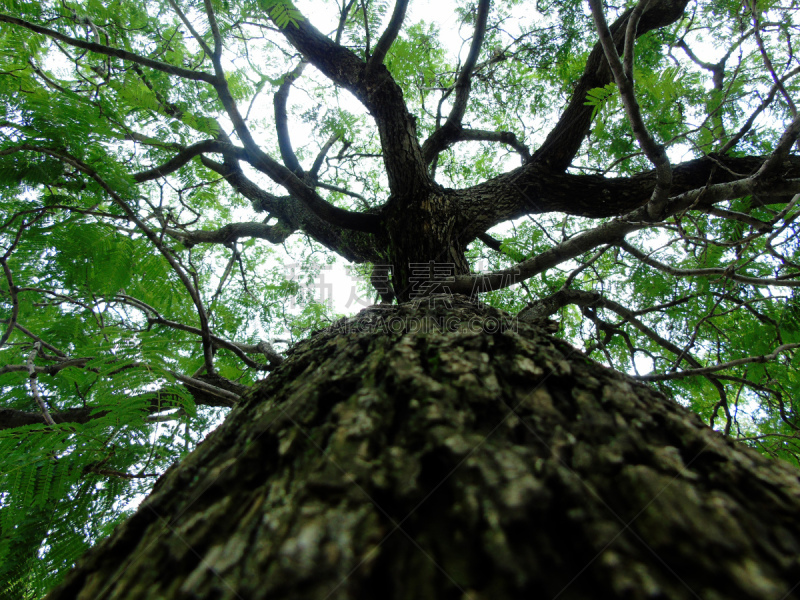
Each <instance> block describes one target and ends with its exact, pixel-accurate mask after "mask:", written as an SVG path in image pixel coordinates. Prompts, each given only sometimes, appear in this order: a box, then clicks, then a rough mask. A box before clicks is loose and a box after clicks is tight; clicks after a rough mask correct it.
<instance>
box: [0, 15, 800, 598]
mask: <svg viewBox="0 0 800 600" xmlns="http://www.w3.org/2000/svg"><path fill="white" fill-rule="evenodd" d="M0 23H2V28H0V37H2V48H3V52H2V53H1V54H0V61H2V67H0V86H2V90H3V93H2V96H1V97H2V100H3V102H2V110H3V114H2V117H0V124H1V125H2V127H0V223H1V225H0V266H2V272H3V273H2V276H0V357H1V358H0V364H2V365H4V366H0V390H1V391H2V396H3V398H4V402H3V406H2V407H0V429H1V430H0V456H3V462H4V467H3V469H2V473H3V474H2V475H1V476H0V478H1V479H2V481H3V487H2V488H0V489H2V490H4V491H3V492H2V495H0V502H2V505H0V535H1V536H2V538H0V539H1V540H2V542H1V543H0V565H2V566H0V572H2V573H3V575H4V577H3V578H2V579H3V580H6V581H9V582H11V583H10V584H9V585H11V586H12V588H14V589H16V590H18V591H19V590H27V591H26V592H25V593H27V594H28V595H29V596H31V597H35V596H36V595H37V594H38V593H39V592H40V591H41V590H42V589H46V588H47V587H49V586H50V585H52V583H53V581H54V580H55V579H57V578H58V577H59V574H60V573H62V572H63V569H64V568H65V567H66V566H68V565H69V564H71V562H72V561H73V560H74V558H75V557H76V556H77V555H79V554H80V553H81V552H82V551H83V550H84V548H85V546H86V545H87V544H88V543H90V542H91V541H93V540H96V539H97V538H98V537H100V536H103V535H105V534H106V533H107V532H108V531H110V528H111V527H112V526H113V525H114V524H115V523H116V522H117V521H118V520H119V519H120V518H121V515H122V514H123V513H124V511H123V507H124V505H125V504H126V503H128V502H130V501H131V499H133V498H135V497H137V496H138V495H140V494H142V493H144V492H145V491H146V490H147V489H149V487H150V486H151V485H152V483H153V481H154V477H156V476H157V475H158V474H160V473H161V472H163V470H164V469H165V468H166V467H167V466H168V465H169V464H171V463H172V462H173V461H175V460H176V459H177V458H178V457H179V456H181V455H182V454H183V453H184V452H186V451H187V450H188V449H190V448H192V447H193V446H194V445H195V444H196V442H197V440H198V439H200V438H201V437H202V435H203V433H204V432H205V431H206V430H207V429H208V428H209V427H211V426H212V424H213V423H214V422H216V421H218V420H219V418H221V414H222V413H223V412H224V410H225V409H226V408H227V407H230V406H233V405H235V404H236V403H237V402H238V401H239V399H240V398H241V397H242V395H243V394H244V393H245V392H246V390H247V389H248V388H249V387H250V386H251V385H253V384H254V383H256V382H257V381H259V380H260V379H261V378H263V377H264V376H265V375H266V374H267V373H269V371H270V370H271V369H273V368H274V367H275V366H276V365H277V364H279V363H280V362H281V352H282V351H283V350H285V348H286V347H287V345H288V344H291V343H292V342H294V341H296V340H297V339H300V338H302V337H304V336H306V335H308V333H309V332H310V331H312V330H314V329H318V328H321V327H323V326H325V325H326V324H327V323H329V322H330V321H331V320H332V319H334V318H335V315H334V314H333V310H332V309H331V307H330V306H329V305H326V304H324V303H320V302H317V301H314V300H315V297H314V293H313V287H309V286H308V285H307V284H308V283H309V282H308V281H307V278H308V277H313V273H312V275H309V273H310V272H311V268H312V267H313V265H315V264H327V263H329V262H331V261H333V260H341V261H344V262H347V263H349V264H351V265H353V268H354V269H355V271H356V272H357V273H360V275H361V276H362V279H363V280H364V281H367V280H371V283H365V284H363V285H364V287H363V288H361V289H360V290H359V296H360V297H365V296H372V297H373V298H374V297H377V296H378V295H380V296H381V297H382V298H383V301H386V302H389V301H393V299H395V300H397V301H406V300H409V299H414V298H419V297H420V296H423V295H425V294H427V293H430V292H434V291H436V292H441V291H445V290H446V291H451V292H453V293H465V294H479V295H480V297H481V299H483V300H485V301H486V302H488V303H491V304H493V305H495V306H497V307H500V308H503V309H504V310H507V311H509V312H511V313H514V314H518V315H519V318H520V319H524V320H528V321H533V322H539V323H546V320H547V318H549V317H554V318H555V319H557V321H558V327H559V332H558V335H559V336H561V337H563V338H565V339H567V340H569V341H571V342H573V343H574V344H577V345H579V346H581V347H582V348H583V349H584V350H585V351H586V352H587V354H589V356H590V357H592V358H594V359H596V360H599V361H601V362H603V363H605V364H608V365H609V366H612V367H614V368H617V369H620V370H623V371H627V372H631V373H632V374H634V375H635V376H636V377H638V378H639V379H641V380H642V381H646V382H651V383H653V384H654V385H655V386H657V387H659V388H660V389H662V390H664V391H666V392H668V393H669V394H671V395H673V396H674V397H676V398H677V399H678V400H679V401H681V402H683V403H685V404H688V405H690V406H691V407H692V408H693V409H694V410H695V411H696V412H697V413H698V414H700V416H701V417H702V418H703V419H704V420H705V421H706V422H708V423H710V424H711V425H712V427H715V428H717V429H720V430H722V431H724V432H725V433H726V434H729V435H732V436H736V437H738V438H740V439H742V440H743V441H744V442H745V443H747V444H750V445H754V446H756V447H758V448H760V449H761V450H762V451H764V452H766V453H768V454H770V455H773V456H778V457H781V458H784V459H787V460H790V461H792V462H794V463H795V464H796V463H797V451H798V447H797V439H796V438H797V433H798V427H800V422H798V419H797V416H796V411H797V407H796V406H795V403H796V400H795V399H796V398H797V397H799V396H800V394H799V392H800V390H798V383H797V370H796V368H795V367H794V364H795V359H794V355H795V349H796V348H797V347H798V345H799V344H800V323H799V322H798V314H799V313H798V310H800V307H798V302H797V299H796V294H795V289H796V288H797V287H798V286H800V280H798V276H799V275H800V266H799V265H798V261H800V256H798V252H799V249H798V237H797V234H798V225H797V224H796V221H797V217H798V216H800V209H799V208H798V205H797V204H798V199H800V159H798V157H797V155H796V153H795V150H794V148H795V144H796V142H797V139H798V136H800V117H798V114H797V107H796V98H797V90H798V81H800V80H799V79H798V75H800V63H798V58H797V56H798V52H797V48H795V46H796V45H797V41H796V40H797V38H798V36H797V33H798V31H797V30H798V26H799V24H798V20H797V2H796V0H791V1H790V2H789V4H788V6H787V5H785V4H781V5H780V6H778V5H777V4H775V3H771V2H765V3H758V4H755V3H753V4H752V5H748V4H747V3H746V2H745V3H742V2H733V1H732V0H715V1H711V2H704V3H697V4H695V3H687V2H686V1H685V0H650V1H647V0H642V1H641V2H639V3H638V4H630V5H628V6H625V7H612V6H604V5H603V4H602V3H600V2H599V1H598V0H590V2H589V3H588V5H587V4H585V3H582V2H573V1H571V0H569V1H564V2H560V3H538V4H537V6H536V7H535V8H534V7H533V6H532V5H531V4H530V3H519V2H515V1H511V0H507V1H504V2H500V1H496V2H490V1H489V0H479V1H478V2H458V3H455V4H454V6H453V10H452V11H451V12H448V13H444V16H442V17H437V16H435V15H429V14H425V12H424V11H423V10H420V7H419V6H418V5H417V4H416V3H410V2H408V1H403V0H398V1H396V2H395V3H393V4H392V3H387V2H378V1H369V0H368V1H366V2H355V1H347V0H341V1H337V2H328V3H325V4H324V6H323V5H322V3H319V2H315V3H313V4H311V3H307V4H302V3H299V2H298V3H297V4H296V5H294V4H291V3H290V2H288V1H287V0H259V1H258V2H252V1H242V0H238V1H225V2H222V1H217V0H204V1H203V2H199V1H193V2H186V1H183V0H167V1H166V2H163V1H153V2H148V3H146V4H144V5H135V3H127V2H117V1H115V2H99V1H92V2H86V3H77V2H13V3H11V2H7V3H5V4H4V8H3V9H2V12H0ZM293 272H297V273H301V274H302V276H301V277H287V273H288V274H291V273H293ZM304 278H305V279H304ZM312 283H313V282H312ZM98 514H99V515H101V516H99V517H97V516H96V515H98ZM78 524H80V526H78ZM40 556H44V557H45V560H39V557H40Z"/></svg>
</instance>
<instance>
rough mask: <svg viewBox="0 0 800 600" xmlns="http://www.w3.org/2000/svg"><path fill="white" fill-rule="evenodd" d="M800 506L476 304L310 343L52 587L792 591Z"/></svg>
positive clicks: (685, 594) (784, 474) (789, 494)
mask: <svg viewBox="0 0 800 600" xmlns="http://www.w3.org/2000/svg"><path fill="white" fill-rule="evenodd" d="M437 324H438V325H439V326H435V325H437ZM798 514H800V482H799V481H798V472H797V471H796V470H794V469H792V468H791V467H789V466H788V465H785V464H781V463H774V462H770V461H769V460H767V459H765V458H764V457H762V456H760V455H759V454H757V453H756V452H754V451H751V450H749V449H745V448H742V447H740V446H736V445H735V444H734V443H733V442H731V441H729V440H727V439H724V438H723V437H722V436H721V435H719V434H717V433H715V432H713V431H711V430H710V429H709V428H707V427H706V426H704V425H703V424H702V423H701V422H700V419H699V418H698V417H697V416H696V415H694V414H693V413H691V412H690V411H688V410H686V409H684V408H682V407H681V406H680V405H678V404H677V403H675V402H673V401H672V400H670V399H667V398H665V397H663V396H661V395H659V394H658V393H656V392H654V391H652V390H651V389H649V388H647V387H645V386H642V385H639V384H636V383H634V382H632V381H631V380H630V379H629V378H627V377H626V376H624V375H621V374H619V373H615V372H613V371H610V370H608V369H605V368H603V367H601V366H599V365H597V364H595V363H594V362H592V361H590V360H588V359H587V358H585V357H584V356H583V355H581V353H580V352H578V351H577V350H575V349H573V348H572V347H570V346H569V345H567V344H565V343H563V342H560V341H558V340H555V339H553V338H551V337H549V336H547V335H545V334H544V333H543V332H542V331H541V330H540V329H537V328H536V327H534V326H532V325H530V324H526V323H517V322H515V321H513V320H512V319H510V318H509V317H508V316H507V315H505V314H502V313H500V312H499V311H497V310H495V309H491V308H488V307H481V306H476V305H474V304H472V303H471V302H469V301H468V300H467V299H466V298H462V297H455V298H454V299H453V300H452V302H451V303H450V305H448V303H447V302H437V303H436V304H435V305H433V306H432V305H430V304H426V305H422V306H418V307H415V306H413V305H411V304H404V305H401V306H380V307H373V308H371V309H367V310H365V311H362V313H360V314H359V315H358V316H357V317H354V318H352V319H350V320H346V321H342V322H340V323H338V324H337V325H336V326H335V327H333V328H330V329H328V330H324V331H322V332H319V333H318V334H317V335H315V336H313V337H312V338H311V339H309V340H307V341H304V342H302V343H300V344H299V345H298V346H297V347H295V348H294V350H293V351H292V352H291V353H290V356H289V357H288V359H287V360H286V361H285V362H284V363H283V364H282V365H281V366H280V367H279V368H278V369H276V370H275V371H274V372H273V373H272V374H271V375H270V376H269V377H268V378H267V379H266V380H265V381H264V382H263V384H262V385H260V386H258V387H257V388H256V389H255V390H254V391H253V392H252V394H250V395H249V397H247V399H246V401H245V402H243V404H242V405H240V406H239V407H237V408H236V409H235V410H234V411H233V412H232V413H231V414H230V416H229V418H228V419H227V420H226V421H225V423H224V424H223V425H222V426H221V427H220V428H219V429H218V430H216V431H215V432H214V433H213V434H211V435H210V436H209V438H208V439H207V440H206V441H205V442H204V443H203V444H201V446H200V447H199V448H198V449H197V450H196V451H195V452H194V453H192V454H191V455H190V456H189V457H187V459H186V460H184V461H183V462H182V463H181V464H180V465H177V466H175V467H173V468H172V469H171V470H170V471H169V472H168V473H167V474H166V475H165V476H164V477H162V479H161V480H160V481H159V483H158V484H157V486H156V489H155V490H154V492H153V494H152V495H151V496H150V497H149V498H148V499H147V500H146V501H145V502H144V504H143V505H142V506H141V508H140V509H139V511H138V512H137V513H136V515H135V516H134V517H132V518H131V519H130V520H129V521H128V522H127V523H125V524H124V525H123V526H121V527H120V528H119V529H118V530H117V531H116V532H115V533H114V534H113V535H112V536H111V537H110V538H109V539H108V540H106V541H105V542H104V543H102V544H100V545H99V546H98V547H97V548H95V549H94V551H93V552H91V553H90V554H89V555H88V556H87V557H85V559H84V560H83V561H82V563H81V564H80V565H79V567H78V568H77V569H76V570H74V571H73V572H72V573H71V574H69V575H68V577H67V579H66V580H65V581H64V582H63V584H62V585H61V586H59V587H58V588H57V589H56V590H54V591H53V592H52V593H51V595H50V596H49V598H50V599H51V600H56V599H65V598H85V599H89V598H91V599H92V600H95V599H102V598H125V599H133V598H148V599H150V598H165V599H166V598H247V599H258V598H320V599H323V598H331V599H333V598H342V599H344V598H397V599H400V598H413V599H415V600H418V599H420V598H437V599H444V598H476V599H477V598H500V599H502V598H523V597H526V598H528V597H537V598H554V597H559V598H564V599H566V598H610V597H620V598H623V597H624V598H670V599H680V598H697V597H701V598H705V599H713V598H720V599H721V598H752V599H754V600H755V599H759V600H761V599H764V598H788V597H796V593H795V591H794V589H795V586H796V585H797V584H798V582H800V561H799V560H798V558H797V557H798V555H799V554H800V522H799V521H798V518H797V515H798Z"/></svg>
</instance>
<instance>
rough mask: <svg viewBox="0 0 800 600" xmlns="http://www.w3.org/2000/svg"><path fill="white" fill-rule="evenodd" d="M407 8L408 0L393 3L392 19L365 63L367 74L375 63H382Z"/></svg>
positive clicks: (398, 31)
mask: <svg viewBox="0 0 800 600" xmlns="http://www.w3.org/2000/svg"><path fill="white" fill-rule="evenodd" d="M407 8H408V0H397V1H396V2H395V4H394V11H393V12H392V19H391V20H390V21H389V25H388V26H387V27H386V31H384V32H383V35H382V36H381V38H380V39H379V40H378V43H377V44H375V49H374V50H373V52H372V56H371V57H370V59H369V63H368V64H367V73H368V74H369V73H370V72H371V71H372V70H373V69H374V68H375V67H376V66H377V65H380V64H383V59H384V58H386V53H387V52H389V48H391V47H392V44H393V43H394V40H395V39H396V38H397V34H399V33H400V27H402V25H403V21H404V20H405V18H406V9H407Z"/></svg>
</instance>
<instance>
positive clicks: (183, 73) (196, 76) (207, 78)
mask: <svg viewBox="0 0 800 600" xmlns="http://www.w3.org/2000/svg"><path fill="white" fill-rule="evenodd" d="M0 23H10V24H11V25H17V26H19V27H24V28H25V29H29V30H30V31H33V32H35V33H40V34H42V35H46V36H48V37H51V38H53V39H54V40H58V41H59V42H63V43H65V44H68V45H70V46H74V47H76V48H82V49H84V50H89V51H91V52H96V53H98V54H103V55H105V56H112V57H114V58H121V59H122V60H127V61H130V62H133V63H136V64H139V65H142V66H143V67H149V68H151V69H155V70H156V71H161V72H163V73H168V74H169V75H176V76H177V77H182V78H184V79H189V80H191V81H204V82H206V83H210V84H211V85H215V84H217V83H218V81H217V78H216V77H215V76H214V75H211V74H210V73H203V72H202V71H194V70H192V69H184V68H182V67H176V66H174V65H170V64H168V63H165V62H161V61H158V60H153V59H151V58H146V57H144V56H139V55H138V54H134V53H133V52H128V51H127V50H122V49H121V48H113V47H111V46H105V45H103V44H97V43H94V42H84V41H83V40H78V39H75V38H71V37H69V36H66V35H64V34H63V33H59V32H58V31H55V30H53V29H48V28H47V27H41V26H39V25H35V24H33V23H29V22H28V21H24V20H22V19H18V18H16V17H12V16H10V15H6V14H3V13H0Z"/></svg>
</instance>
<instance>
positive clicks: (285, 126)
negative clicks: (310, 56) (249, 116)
mask: <svg viewBox="0 0 800 600" xmlns="http://www.w3.org/2000/svg"><path fill="white" fill-rule="evenodd" d="M307 64H308V62H307V61H305V60H301V61H300V64H299V65H297V66H296V67H295V68H294V69H293V70H292V71H290V72H289V73H287V74H286V75H284V76H283V83H281V85H280V87H279V88H278V91H277V92H275V96H274V97H273V99H272V104H273V106H274V108H275V133H276V134H277V136H278V148H279V149H280V152H281V158H282V159H283V164H284V165H286V167H287V168H288V169H289V170H290V171H291V172H292V173H294V174H295V175H297V176H298V177H301V178H302V177H303V176H304V174H305V173H304V172H303V167H301V166H300V161H299V160H297V155H296V154H295V153H294V149H292V140H291V137H290V136H289V115H288V114H287V112H286V102H287V101H288V99H289V91H290V90H291V89H292V84H293V83H294V82H295V81H296V80H297V78H298V77H300V75H301V74H302V73H303V69H305V68H306V65H307Z"/></svg>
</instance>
